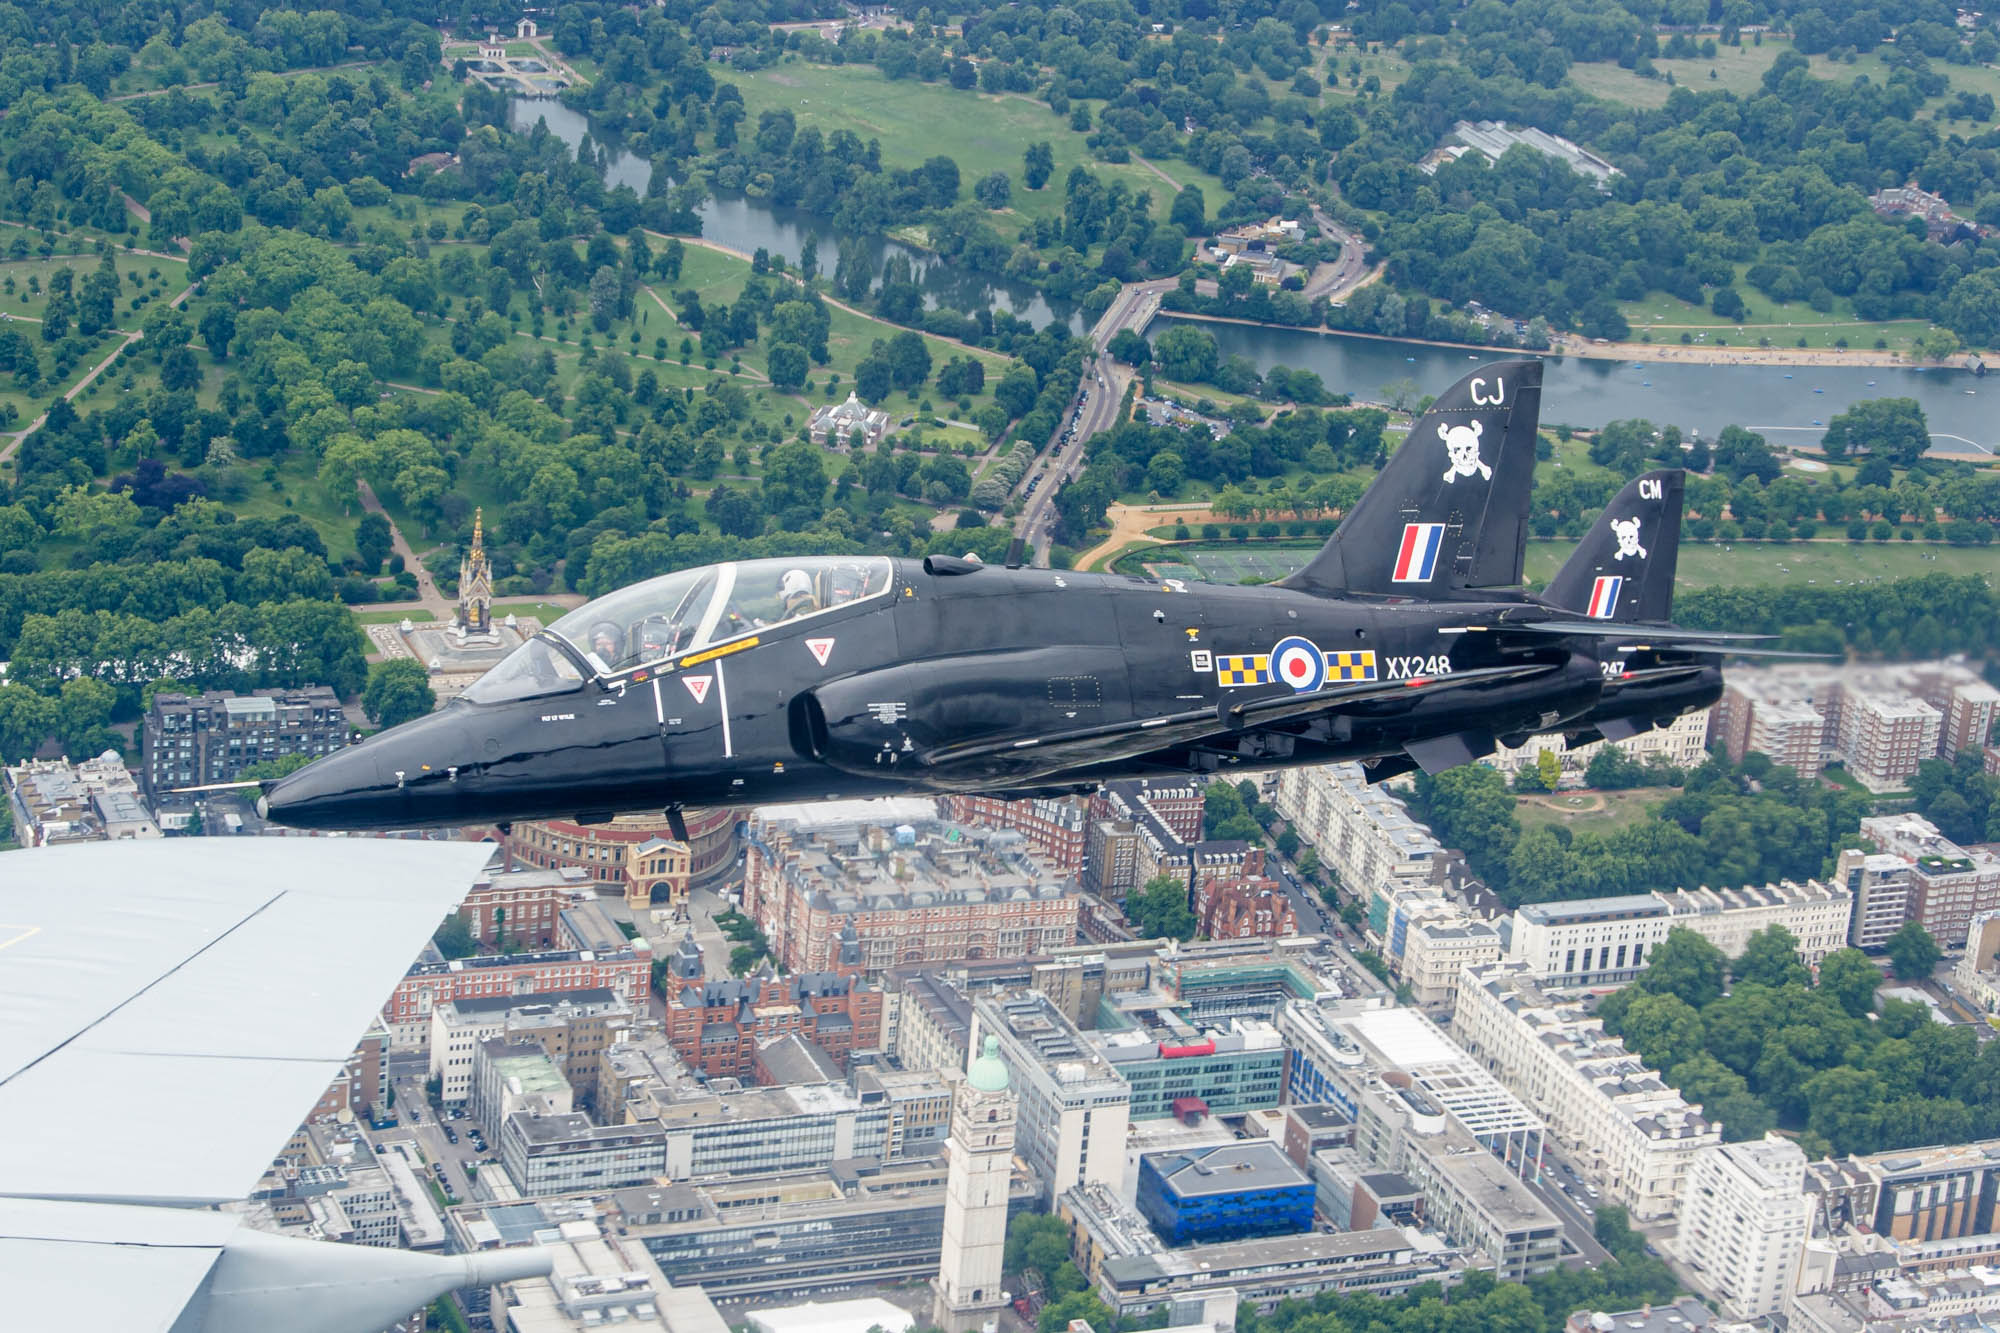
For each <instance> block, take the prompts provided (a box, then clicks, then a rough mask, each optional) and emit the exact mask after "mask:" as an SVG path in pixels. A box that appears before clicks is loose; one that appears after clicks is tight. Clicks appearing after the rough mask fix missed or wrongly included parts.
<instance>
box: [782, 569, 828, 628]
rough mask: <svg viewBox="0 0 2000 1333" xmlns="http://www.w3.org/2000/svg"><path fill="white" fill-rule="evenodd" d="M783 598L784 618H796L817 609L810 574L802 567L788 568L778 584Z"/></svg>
mask: <svg viewBox="0 0 2000 1333" xmlns="http://www.w3.org/2000/svg"><path fill="white" fill-rule="evenodd" d="M779 590H780V593H781V594H782V596H783V599H784V606H785V619H787V620H796V619H797V618H798V617H800V616H809V615H811V614H812V613H813V612H815V611H817V610H819V598H818V597H817V596H815V595H814V593H813V585H812V576H811V575H810V574H808V573H806V572H805V571H804V570H803V569H788V570H786V571H785V577H784V579H783V581H782V582H781V583H780V585H779Z"/></svg>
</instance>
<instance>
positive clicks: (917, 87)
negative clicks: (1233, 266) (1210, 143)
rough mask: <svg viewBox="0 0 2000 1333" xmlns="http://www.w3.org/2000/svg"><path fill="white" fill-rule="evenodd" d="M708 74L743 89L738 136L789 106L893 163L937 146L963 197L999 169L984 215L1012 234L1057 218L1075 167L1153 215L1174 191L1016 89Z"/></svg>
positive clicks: (825, 70) (865, 76)
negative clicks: (1046, 170)
mask: <svg viewBox="0 0 2000 1333" xmlns="http://www.w3.org/2000/svg"><path fill="white" fill-rule="evenodd" d="M717 77H718V78H722V79H729V80H733V81H734V82H735V83H736V85H737V87H738V88H739V89H740V90H741V91H742V93H743V104H744V106H745V108H746V109H747V110H748V111H749V113H750V116H749V120H748V123H747V125H746V131H745V132H746V133H748V132H750V131H751V129H753V128H754V126H755V125H756V123H757V117H758V116H759V115H760V114H762V113H763V112H765V111H772V110H777V109H779V108H789V109H790V110H791V111H792V112H793V114H794V115H796V116H797V117H798V120H799V123H800V124H801V125H817V126H818V127H819V128H820V129H821V130H822V131H824V132H827V133H831V132H832V131H834V130H841V129H844V130H849V131H851V132H852V133H854V134H856V135H858V136H860V138H861V140H862V141H863V142H864V143H865V142H866V141H868V140H869V139H878V140H880V141H881V143H882V158H883V161H884V162H885V163H888V164H889V165H892V166H899V167H914V166H917V165H919V164H921V163H922V162H923V161H924V160H925V159H926V158H929V157H933V156H936V155H937V154H940V153H941V154H943V155H944V156H946V157H949V158H951V160H952V161H954V162H956V163H957V164H958V171H959V180H960V185H961V189H962V191H963V192H964V194H965V195H966V196H967V197H970V195H971V192H972V187H973V186H974V185H975V184H977V183H978V182H979V180H980V179H981V178H982V177H985V176H987V175H989V174H990V173H992V172H995V171H1001V172H1005V173H1006V174H1007V176H1008V178H1009V179H1010V180H1011V181H1012V183H1013V186H1014V195H1013V202H1012V204H1011V205H1010V206H1009V207H1008V208H1006V209H1003V210H1001V211H1000V212H998V213H995V214H993V215H992V219H993V224H994V226H995V228H996V229H997V230H999V231H1001V232H1002V233H1003V234H1009V235H1011V234H1013V233H1015V232H1018V231H1019V230H1020V228H1021V225H1022V223H1023V221H1024V220H1028V219H1033V218H1044V217H1045V218H1051V219H1057V220H1060V219H1061V217H1062V209H1063V181H1064V180H1065V179H1066V178H1067V176H1068V175H1069V170H1070V168H1071V167H1073V166H1077V165H1078V164H1081V165H1083V166H1084V167H1086V168H1088V169H1089V170H1090V171H1091V172H1093V173H1094V174H1095V175H1097V176H1098V177H1099V178H1100V179H1102V180H1105V181H1107V182H1108V181H1111V180H1122V181H1124V182H1125V183H1126V184H1127V185H1128V186H1130V187H1131V188H1132V189H1133V190H1134V191H1135V192H1137V191H1140V190H1147V191H1150V192H1151V193H1152V196H1153V205H1154V212H1155V214H1156V215H1157V216H1159V217H1162V218H1164V217H1165V216H1166V215H1167V210H1168V208H1169V207H1170V206H1171V204H1172V198H1173V194H1174V191H1173V189H1171V188H1169V187H1168V185H1167V183H1166V182H1165V181H1163V180H1161V179H1160V177H1159V176H1157V175H1155V174H1154V173H1153V172H1151V171H1149V170H1147V169H1146V167H1145V166H1143V165H1142V164H1140V163H1138V162H1126V163H1113V162H1102V161H1099V160H1098V159H1097V158H1096V157H1095V156H1094V155H1093V154H1092V153H1091V151H1090V149H1089V148H1088V147H1087V146H1086V145H1085V143H1084V139H1085V137H1086V136H1085V135H1083V134H1081V133H1079V132H1077V131H1075V130H1072V129H1071V128H1070V127H1069V121H1068V120H1067V119H1064V118H1060V117H1058V116H1056V115H1055V114H1054V113H1053V112H1051V111H1050V110H1049V108H1048V107H1047V106H1046V105H1045V104H1043V103H1041V102H1037V101H1034V100H1031V99H1029V98H1027V97H1024V96H1021V95H1019V94H1015V93H1006V94H999V95H994V94H988V93H979V92H962V91H960V90H958V89H956V88H951V87H948V86H945V85H943V84H929V83H922V82H919V81H917V80H915V79H894V80H892V79H885V78H883V77H882V74H881V72H880V71H879V70H877V69H876V68H875V67H874V66H872V65H842V66H837V67H836V66H832V65H812V64H807V63H805V62H804V61H802V60H798V59H795V58H787V59H786V60H785V61H783V62H781V63H780V64H778V65H776V66H773V67H772V68H770V69H765V70H759V71H758V72H757V73H755V74H748V75H746V74H737V73H734V72H728V71H720V70H719V71H717ZM1094 110H1095V107H1093V111H1094ZM1040 140H1046V141H1047V142H1048V144H1049V147H1050V150H1051V151H1052V153H1053V155H1054V158H1055V172H1054V174H1052V175H1051V176H1050V177H1049V182H1048V184H1047V185H1045V186H1043V187H1042V188H1041V189H1040V190H1030V189H1028V188H1027V185H1026V183H1025V182H1024V181H1023V180H1022V179H1021V169H1022V167H1021V155H1022V153H1023V151H1024V150H1025V149H1026V148H1027V146H1028V145H1029V144H1031V143H1034V142H1037V141H1040ZM1155 165H1157V166H1158V167H1159V169H1160V170H1161V171H1162V172H1164V173H1166V175H1167V176H1169V177H1171V178H1172V179H1173V180H1174V182H1175V183H1176V184H1177V185H1182V186H1185V185H1199V186H1200V187H1201V191H1202V197H1203V198H1204V199H1206V200H1208V202H1209V207H1211V208H1213V207H1215V206H1216V205H1217V204H1218V203H1220V201H1221V200H1222V199H1224V198H1225V197H1226V195H1227V192H1226V191H1224V190H1223V188H1222V182H1221V181H1219V180H1217V179H1216V178H1215V177H1213V176H1211V175H1209V174H1208V173H1206V172H1204V171H1201V170H1198V169H1197V168H1195V167H1192V166H1189V165H1188V164H1187V163H1185V162H1180V161H1170V162H1161V163H1157V164H1155Z"/></svg>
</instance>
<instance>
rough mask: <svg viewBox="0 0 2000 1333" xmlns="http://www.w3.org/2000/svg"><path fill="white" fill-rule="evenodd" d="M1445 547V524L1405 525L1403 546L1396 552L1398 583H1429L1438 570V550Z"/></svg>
mask: <svg viewBox="0 0 2000 1333" xmlns="http://www.w3.org/2000/svg"><path fill="white" fill-rule="evenodd" d="M1443 545H1444V524H1442V523H1405V524H1404V525H1403V544H1402V546H1401V547H1400V548H1398V550H1397V552H1396V570H1395V573H1394V574H1392V575H1391V576H1390V578H1391V581H1393V582H1396V583H1428V582H1430V579H1431V575H1432V574H1433V573H1435V572H1436V570H1437V558H1438V549H1439V548H1440V547H1442V546H1443Z"/></svg>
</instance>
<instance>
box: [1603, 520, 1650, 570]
mask: <svg viewBox="0 0 2000 1333" xmlns="http://www.w3.org/2000/svg"><path fill="white" fill-rule="evenodd" d="M1611 531H1612V533H1613V535H1615V536H1616V537H1617V538H1618V554H1616V555H1614V556H1612V557H1611V558H1612V559H1613V560H1623V559H1624V558H1625V557H1626V556H1628V555H1629V556H1634V557H1636V558H1638V559H1640V560H1644V559H1645V558H1646V548H1645V547H1643V546H1641V545H1639V520H1638V519H1636V518H1614V519H1612V520H1611Z"/></svg>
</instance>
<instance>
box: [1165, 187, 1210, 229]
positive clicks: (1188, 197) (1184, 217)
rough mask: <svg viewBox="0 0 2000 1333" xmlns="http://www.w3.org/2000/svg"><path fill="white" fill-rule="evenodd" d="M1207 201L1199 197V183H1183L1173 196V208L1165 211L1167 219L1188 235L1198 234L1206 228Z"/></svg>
mask: <svg viewBox="0 0 2000 1333" xmlns="http://www.w3.org/2000/svg"><path fill="white" fill-rule="evenodd" d="M1207 208H1208V201H1207V200H1205V199H1203V198H1202V197H1201V187H1200V186H1199V185H1185V186H1182V187H1181V191H1180V193H1179V194H1176V195H1175V196H1174V205H1173V208H1172V209H1171V210H1170V211H1169V212H1168V213H1167V221H1169V222H1171V223H1173V224H1174V225H1175V226H1177V227H1179V228H1180V229H1181V230H1182V231H1185V232H1186V233H1187V234H1188V235H1190V236H1199V235H1201V234H1202V233H1203V232H1205V231H1207V230H1208V213H1207Z"/></svg>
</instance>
